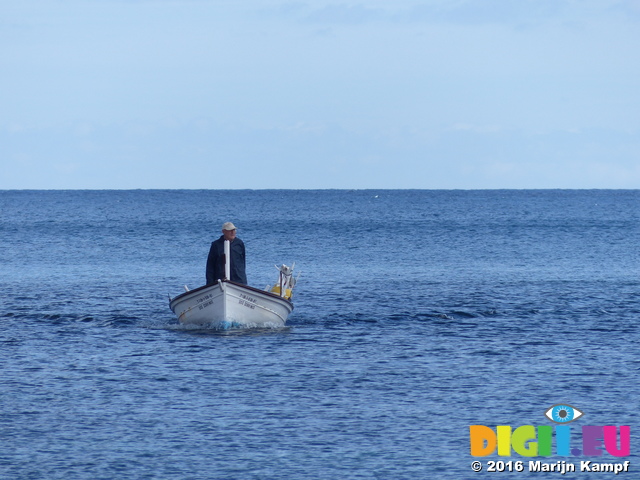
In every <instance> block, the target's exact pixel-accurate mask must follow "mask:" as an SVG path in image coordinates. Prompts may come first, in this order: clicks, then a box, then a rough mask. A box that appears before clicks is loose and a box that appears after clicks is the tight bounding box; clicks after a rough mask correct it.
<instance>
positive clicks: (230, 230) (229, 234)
mask: <svg viewBox="0 0 640 480" xmlns="http://www.w3.org/2000/svg"><path fill="white" fill-rule="evenodd" d="M222 235H224V239H225V240H229V241H230V242H233V240H234V239H235V238H236V226H235V225H234V224H233V223H231V222H226V223H225V224H223V225H222Z"/></svg>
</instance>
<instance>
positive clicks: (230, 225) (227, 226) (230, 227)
mask: <svg viewBox="0 0 640 480" xmlns="http://www.w3.org/2000/svg"><path fill="white" fill-rule="evenodd" d="M222 229H223V230H237V229H236V226H235V225H234V224H233V223H231V222H226V223H223V224H222Z"/></svg>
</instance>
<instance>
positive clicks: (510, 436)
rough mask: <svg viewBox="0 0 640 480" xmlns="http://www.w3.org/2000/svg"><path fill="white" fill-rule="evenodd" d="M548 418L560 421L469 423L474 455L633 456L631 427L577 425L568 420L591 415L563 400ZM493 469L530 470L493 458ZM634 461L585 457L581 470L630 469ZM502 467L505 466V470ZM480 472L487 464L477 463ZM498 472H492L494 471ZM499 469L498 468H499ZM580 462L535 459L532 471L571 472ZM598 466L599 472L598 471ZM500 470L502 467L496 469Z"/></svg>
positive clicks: (489, 464) (521, 464)
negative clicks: (505, 423)
mask: <svg viewBox="0 0 640 480" xmlns="http://www.w3.org/2000/svg"><path fill="white" fill-rule="evenodd" d="M544 416H545V417H546V418H547V419H548V420H550V421H552V422H553V423H555V424H556V425H555V426H552V425H538V426H534V425H522V426H519V427H517V428H513V427H511V426H510V425H497V426H496V427H495V428H492V427H489V426H486V425H471V426H470V427H469V444H470V452H471V455H472V456H474V457H486V456H489V455H494V454H496V453H497V454H498V456H500V457H512V456H514V455H517V456H521V457H551V456H553V455H557V456H560V457H572V456H573V457H578V456H581V457H603V456H607V455H608V456H611V457H615V458H620V457H627V456H629V455H630V452H631V428H630V427H629V426H628V425H620V426H616V425H584V426H582V427H581V428H573V430H572V426H571V425H566V424H568V423H571V422H574V421H576V420H578V419H581V418H582V417H583V416H585V413H584V412H583V411H582V410H580V409H578V408H576V407H574V406H572V405H569V404H566V403H558V404H556V405H552V406H551V407H549V408H547V409H546V410H545V412H544ZM486 466H487V470H488V471H504V470H505V469H507V470H508V471H524V470H525V464H524V462H523V461H515V462H514V461H506V462H505V461H490V462H487V465H486ZM629 466H630V462H628V461H627V462H622V463H594V461H593V460H586V461H581V462H580V465H579V468H580V471H611V472H614V473H616V474H617V473H620V472H626V471H628V469H629ZM500 467H502V468H503V470H500V469H499V468H500ZM472 468H473V470H474V471H480V470H482V468H483V464H482V462H479V461H475V462H473V464H472ZM492 468H493V469H494V470H491V469H492ZM497 468H498V469H497ZM575 468H576V465H575V464H573V463H570V462H567V461H565V460H562V461H557V462H554V463H545V462H541V461H529V470H528V471H531V472H533V471H555V472H561V473H566V472H570V471H577V470H575ZM594 468H595V470H594ZM496 469H497V470H496Z"/></svg>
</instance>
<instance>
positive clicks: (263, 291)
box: [169, 280, 293, 310]
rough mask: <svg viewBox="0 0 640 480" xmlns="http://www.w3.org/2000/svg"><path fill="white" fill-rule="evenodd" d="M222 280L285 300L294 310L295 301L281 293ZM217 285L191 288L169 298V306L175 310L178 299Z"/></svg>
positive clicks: (211, 284) (225, 281) (224, 281)
mask: <svg viewBox="0 0 640 480" xmlns="http://www.w3.org/2000/svg"><path fill="white" fill-rule="evenodd" d="M220 282H222V283H229V284H231V285H234V286H236V287H240V288H245V289H247V290H250V291H252V292H255V293H259V294H262V295H266V296H267V297H271V298H273V299H279V300H284V301H285V302H287V303H289V304H290V305H291V310H293V302H292V301H291V300H289V299H287V298H284V297H281V296H280V295H277V294H275V293H272V292H268V291H266V290H260V289H259V288H256V287H251V286H249V285H244V284H242V283H238V282H234V281H231V280H220ZM217 285H219V283H209V284H207V285H202V286H201V287H197V288H194V289H193V290H189V291H188V292H184V293H181V294H180V295H178V296H177V297H173V298H172V299H171V300H169V307H171V310H173V307H172V305H173V304H174V302H176V301H178V300H181V299H183V297H187V296H189V295H191V294H192V293H197V292H199V291H201V290H204V289H206V288H210V287H215V286H217Z"/></svg>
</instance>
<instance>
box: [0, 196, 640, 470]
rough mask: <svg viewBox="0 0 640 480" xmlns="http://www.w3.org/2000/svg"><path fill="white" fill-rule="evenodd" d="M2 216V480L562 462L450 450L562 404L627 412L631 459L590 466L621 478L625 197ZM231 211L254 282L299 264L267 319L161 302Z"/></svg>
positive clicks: (632, 287) (628, 241)
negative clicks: (202, 318) (289, 307)
mask: <svg viewBox="0 0 640 480" xmlns="http://www.w3.org/2000/svg"><path fill="white" fill-rule="evenodd" d="M0 209H1V211H2V215H1V216H0V244H1V246H2V249H0V272H1V275H0V287H1V289H2V296H1V300H0V322H1V325H2V328H1V329H0V349H1V352H2V355H1V356H0V375H1V377H0V380H1V383H0V478H1V479H5V478H6V479H46V480H49V479H65V480H74V479H92V480H93V479H169V480H173V479H176V480H177V479H476V478H496V477H500V478H529V477H530V478H557V477H558V473H550V474H545V473H530V472H527V471H525V472H520V473H517V472H514V473H507V472H503V473H488V472H486V468H485V470H484V471H483V472H481V473H474V472H473V471H472V470H471V467H470V465H471V462H472V461H474V460H475V458H474V457H472V456H471V455H470V452H469V426H470V425H474V424H482V425H488V426H492V427H495V426H496V425H512V426H513V427H514V428H515V427H517V426H520V425H550V424H551V423H550V422H549V421H548V420H547V419H546V418H545V417H544V411H545V410H546V409H547V408H548V407H550V406H551V405H554V404H557V403H567V404H570V405H573V406H576V407H578V408H579V409H580V410H582V411H583V412H584V419H581V420H578V421H576V422H575V424H572V425H576V427H575V430H576V431H578V430H579V429H580V426H582V425H630V426H631V432H632V438H631V456H630V457H625V458H623V459H617V458H615V457H612V456H610V455H608V454H606V453H605V455H604V456H603V457H602V458H601V459H600V461H607V462H619V461H624V460H630V461H631V473H626V474H624V473H621V474H620V475H621V476H623V478H637V477H638V475H640V474H639V473H638V472H640V458H639V456H638V452H640V438H639V436H638V431H639V430H638V429H639V428H640V422H638V405H639V404H640V357H639V355H638V347H639V345H638V339H639V335H638V321H639V318H640V280H639V278H638V276H639V275H640V254H639V253H638V252H639V248H638V246H639V245H638V239H639V238H640V228H639V221H640V192H639V191H450V192H447V191H388V190H382V191H2V192H0ZM227 220H231V221H233V222H234V223H235V224H236V225H237V226H238V227H239V232H238V236H240V237H241V238H242V239H243V240H244V241H245V244H246V246H247V252H248V266H247V274H248V277H249V283H250V284H251V285H253V286H256V287H259V288H263V287H264V286H265V285H267V284H268V283H272V282H273V281H274V280H275V278H276V276H277V272H276V270H275V268H274V264H276V263H282V262H284V263H287V264H289V263H291V262H293V261H295V262H296V270H297V271H299V272H301V277H300V280H299V283H298V286H297V287H296V293H295V298H294V303H295V310H294V312H293V314H292V316H291V317H290V319H289V321H288V323H287V327H286V328H284V329H279V330H229V331H222V332H221V331H213V330H206V329H204V330H203V329H199V330H198V329H188V328H184V327H182V326H180V325H178V323H177V321H176V319H175V318H174V316H173V314H172V312H171V311H170V310H169V307H168V295H171V296H175V295H177V294H179V293H180V292H182V291H183V285H185V284H187V285H188V286H189V287H191V288H193V287H196V286H199V285H201V284H203V282H204V277H205V275H204V274H205V262H206V256H207V253H208V248H209V244H210V242H211V241H212V240H213V239H215V238H216V237H217V236H219V229H220V225H221V224H222V223H223V222H224V221H227ZM508 459H511V460H523V459H524V458H523V457H519V456H517V455H515V454H514V456H513V457H509V458H502V457H498V456H496V455H492V456H490V457H486V458H481V459H480V460H482V461H483V463H484V464H485V466H486V463H487V461H489V460H508ZM538 459H539V460H543V461H548V462H556V461H559V460H560V461H563V460H564V461H567V462H574V463H577V464H579V461H580V460H587V459H591V458H585V457H559V456H552V457H547V458H540V457H538ZM524 460H527V461H528V459H524ZM634 472H635V473H634ZM611 477H612V474H611V473H608V474H604V473H603V474H598V473H578V474H575V475H574V476H573V477H572V478H585V479H586V478H588V479H596V478H611Z"/></svg>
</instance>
